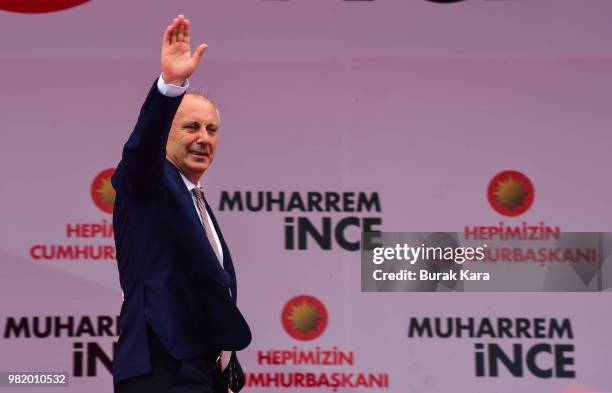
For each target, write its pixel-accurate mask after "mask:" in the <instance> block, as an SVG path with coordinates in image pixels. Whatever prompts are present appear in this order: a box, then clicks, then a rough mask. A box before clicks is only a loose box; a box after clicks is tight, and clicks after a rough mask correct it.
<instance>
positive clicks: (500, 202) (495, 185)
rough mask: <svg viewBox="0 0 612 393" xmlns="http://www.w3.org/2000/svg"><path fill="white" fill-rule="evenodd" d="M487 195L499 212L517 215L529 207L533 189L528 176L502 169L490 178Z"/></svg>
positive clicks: (532, 197) (533, 193) (533, 192)
mask: <svg viewBox="0 0 612 393" xmlns="http://www.w3.org/2000/svg"><path fill="white" fill-rule="evenodd" d="M487 197H488V198H489V203H490V204H491V206H493V209H495V210H496V211H497V212H498V213H499V214H503V215H504V216H518V215H520V214H523V213H525V212H526V211H527V210H528V209H529V208H530V207H531V205H532V204H533V199H534V198H535V191H534V189H533V184H531V181H530V180H529V178H528V177H527V176H525V175H523V174H522V173H521V172H518V171H503V172H500V173H498V174H497V175H495V177H494V178H493V179H491V182H490V183H489V188H488V189H487Z"/></svg>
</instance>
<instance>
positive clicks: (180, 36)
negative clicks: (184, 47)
mask: <svg viewBox="0 0 612 393" xmlns="http://www.w3.org/2000/svg"><path fill="white" fill-rule="evenodd" d="M177 31H178V33H177V35H176V39H177V40H178V42H183V38H184V37H185V22H184V21H183V20H180V21H179V23H178V28H177Z"/></svg>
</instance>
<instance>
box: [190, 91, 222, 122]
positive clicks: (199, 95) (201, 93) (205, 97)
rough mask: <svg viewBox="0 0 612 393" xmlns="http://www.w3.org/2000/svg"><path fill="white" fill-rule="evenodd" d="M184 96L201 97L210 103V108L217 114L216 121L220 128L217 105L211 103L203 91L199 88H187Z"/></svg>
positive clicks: (219, 114) (219, 115)
mask: <svg viewBox="0 0 612 393" xmlns="http://www.w3.org/2000/svg"><path fill="white" fill-rule="evenodd" d="M185 95H192V96H198V97H202V98H204V99H205V100H206V101H208V102H210V103H211V104H212V106H213V107H214V108H215V111H216V112H217V121H218V122H219V127H221V113H220V112H219V108H217V105H216V104H215V103H214V102H213V100H212V99H211V98H210V96H209V95H208V94H206V93H205V92H204V90H203V89H200V88H197V87H191V86H190V87H188V88H187V91H186V92H185Z"/></svg>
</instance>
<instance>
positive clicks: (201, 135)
mask: <svg viewBox="0 0 612 393" xmlns="http://www.w3.org/2000/svg"><path fill="white" fill-rule="evenodd" d="M218 128H219V118H218V116H217V110H216V109H215V107H214V106H213V104H212V103H211V102H210V101H208V100H207V99H206V98H204V97H201V96H197V95H193V94H187V95H185V97H183V101H182V102H181V105H180V106H179V108H178V111H177V112H176V115H175V116H174V120H173V121H172V127H171V128H170V135H169V136H168V144H167V145H166V157H167V158H168V160H170V162H172V163H173V164H174V166H176V167H177V169H178V170H179V172H181V173H182V174H183V175H185V176H186V177H187V178H188V179H189V180H191V181H192V182H193V183H197V181H198V180H199V179H200V177H202V174H203V173H204V171H205V170H206V169H208V167H209V166H210V164H212V162H213V159H214V157H215V150H216V149H217V130H218Z"/></svg>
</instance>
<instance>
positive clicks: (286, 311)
mask: <svg viewBox="0 0 612 393" xmlns="http://www.w3.org/2000/svg"><path fill="white" fill-rule="evenodd" d="M281 321H282V323H283V327H284V328H285V331H286V332H287V334H289V335H290V336H291V337H293V338H295V339H296V340H302V341H308V340H314V339H315V338H317V337H319V336H320V335H321V334H323V332H324V331H325V328H326V327H327V310H326V309H325V306H324V305H323V303H321V302H320V301H319V299H317V298H314V297H312V296H308V295H300V296H296V297H294V298H293V299H291V300H289V301H288V302H287V304H285V307H283V311H282V313H281Z"/></svg>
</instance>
